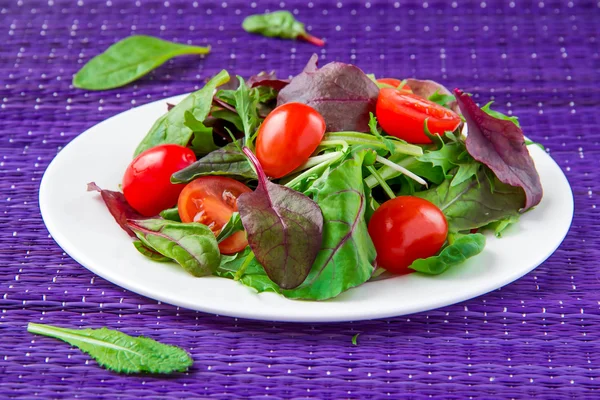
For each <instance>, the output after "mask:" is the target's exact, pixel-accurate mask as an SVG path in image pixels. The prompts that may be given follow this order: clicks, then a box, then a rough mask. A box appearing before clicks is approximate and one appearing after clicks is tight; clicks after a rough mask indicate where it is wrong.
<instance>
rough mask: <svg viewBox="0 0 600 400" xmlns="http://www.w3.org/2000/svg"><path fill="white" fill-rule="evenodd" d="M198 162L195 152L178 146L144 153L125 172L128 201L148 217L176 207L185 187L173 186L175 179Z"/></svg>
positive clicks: (166, 146) (166, 145) (125, 193)
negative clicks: (176, 175) (182, 171)
mask: <svg viewBox="0 0 600 400" xmlns="http://www.w3.org/2000/svg"><path fill="white" fill-rule="evenodd" d="M194 161H196V156H195V155H194V152H193V151H192V150H190V149H188V148H185V147H183V146H179V145H176V144H164V145H160V146H156V147H153V148H151V149H148V150H146V151H144V152H143V153H141V154H140V155H138V156H137V157H136V158H135V159H134V160H133V161H132V162H131V163H130V164H129V166H128V167H127V169H126V170H125V175H124V176H123V194H124V195H125V199H126V200H127V202H128V203H129V204H130V205H131V207H133V208H134V209H135V210H136V211H138V212H139V213H140V214H142V215H145V216H147V217H152V216H154V215H157V214H158V213H159V212H161V211H162V210H164V209H166V208H169V207H173V206H174V205H175V203H176V202H177V198H178V197H179V193H181V191H182V190H183V187H184V186H185V185H183V184H177V185H175V184H172V183H171V175H173V174H174V173H175V172H177V171H179V170H181V169H183V168H185V167H187V166H188V165H190V164H192V163H193V162H194Z"/></svg>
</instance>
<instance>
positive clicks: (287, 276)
mask: <svg viewBox="0 0 600 400" xmlns="http://www.w3.org/2000/svg"><path fill="white" fill-rule="evenodd" d="M244 153H245V154H246V155H247V156H248V158H249V159H250V160H251V161H252V164H254V167H255V168H256V172H257V175H258V187H257V188H256V190H255V191H254V192H251V193H243V194H242V195H240V197H239V198H238V202H237V204H238V210H239V213H240V216H241V217H242V223H243V225H244V229H245V230H246V232H247V234H248V244H249V245H250V248H251V249H252V251H253V252H254V254H255V256H256V259H257V260H258V262H259V263H260V264H261V265H262V266H263V268H264V269H265V272H266V273H267V275H268V276H269V278H270V279H271V280H273V282H275V283H277V284H278V285H279V286H280V287H281V288H282V289H293V288H295V287H297V286H298V285H300V284H301V283H302V282H303V281H304V279H305V278H306V276H307V275H308V272H309V271H310V268H311V266H312V265H313V262H314V260H315V257H316V256H317V253H318V252H319V248H320V247H321V241H322V235H323V215H322V214H321V210H320V209H319V206H318V205H317V204H316V203H315V202H314V201H312V200H311V199H310V198H308V197H307V196H305V195H304V194H302V193H300V192H296V191H295V190H292V189H290V188H287V187H285V186H281V185H277V184H275V183H272V182H270V181H269V180H267V177H266V175H265V173H264V171H263V170H262V167H261V166H260V163H259V162H258V159H256V156H254V154H253V153H252V152H251V151H250V149H248V148H247V147H244Z"/></svg>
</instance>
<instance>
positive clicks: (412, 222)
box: [369, 196, 448, 274]
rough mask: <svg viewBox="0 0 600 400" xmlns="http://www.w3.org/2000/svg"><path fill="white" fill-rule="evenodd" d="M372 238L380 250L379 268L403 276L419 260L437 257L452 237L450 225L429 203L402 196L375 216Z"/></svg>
mask: <svg viewBox="0 0 600 400" xmlns="http://www.w3.org/2000/svg"><path fill="white" fill-rule="evenodd" d="M369 235H370V236H371V239H372V240H373V244H374V245H375V249H376V250H377V265H379V266H380V267H382V268H385V269H386V270H388V271H390V272H392V273H395V274H402V273H406V272H409V269H408V267H409V266H410V265H411V264H412V263H413V261H415V260H416V259H417V258H427V257H431V256H434V255H436V254H437V253H438V252H439V251H440V249H441V248H442V246H443V245H444V242H445V241H446V236H447V235H448V222H447V221H446V217H445V216H444V214H442V212H441V211H440V209H439V208H437V207H436V206H435V205H433V204H432V203H430V202H429V201H427V200H423V199H421V198H419V197H414V196H401V197H396V198H395V199H392V200H388V201H386V202H385V203H383V204H382V205H381V207H379V208H378V209H377V210H376V211H375V212H374V213H373V215H372V216H371V220H370V221H369Z"/></svg>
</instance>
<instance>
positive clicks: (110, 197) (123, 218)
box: [87, 182, 147, 237]
mask: <svg viewBox="0 0 600 400" xmlns="http://www.w3.org/2000/svg"><path fill="white" fill-rule="evenodd" d="M87 190H88V192H94V191H95V192H99V193H100V196H102V200H104V204H106V208H108V211H110V213H111V214H112V216H113V218H114V219H115V221H117V224H119V226H120V227H121V228H123V230H124V231H125V232H127V234H128V235H129V236H131V237H136V235H135V233H133V231H132V230H131V229H130V228H129V226H128V225H127V220H128V219H146V218H147V217H144V216H143V215H142V214H140V213H138V212H137V211H135V210H134V209H133V207H131V206H130V205H129V203H127V200H125V196H124V195H123V193H121V192H114V191H112V190H104V189H101V188H100V187H99V186H98V185H96V184H95V183H94V182H90V183H88V187H87Z"/></svg>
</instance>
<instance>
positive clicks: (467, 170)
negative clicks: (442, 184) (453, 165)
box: [450, 161, 481, 186]
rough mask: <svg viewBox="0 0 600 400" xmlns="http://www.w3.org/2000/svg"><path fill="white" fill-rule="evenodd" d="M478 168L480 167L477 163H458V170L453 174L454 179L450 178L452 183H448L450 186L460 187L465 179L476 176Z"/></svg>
mask: <svg viewBox="0 0 600 400" xmlns="http://www.w3.org/2000/svg"><path fill="white" fill-rule="evenodd" d="M480 167H481V164H480V163H478V162H477V161H473V162H466V163H459V164H458V170H457V171H456V174H454V178H452V181H451V182H450V186H456V185H460V184H461V183H463V182H464V181H466V180H467V179H470V178H471V177H473V176H476V175H477V172H479V168H480Z"/></svg>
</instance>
